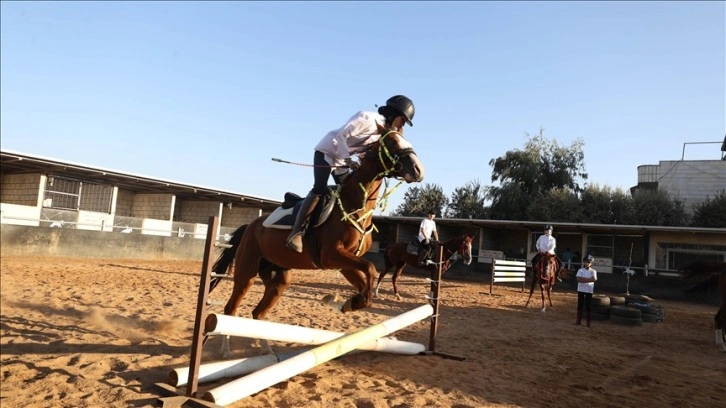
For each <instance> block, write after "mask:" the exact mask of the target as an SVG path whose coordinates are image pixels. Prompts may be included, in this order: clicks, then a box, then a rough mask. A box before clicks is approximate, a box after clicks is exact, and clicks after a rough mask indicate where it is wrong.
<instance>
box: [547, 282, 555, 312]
mask: <svg viewBox="0 0 726 408" xmlns="http://www.w3.org/2000/svg"><path fill="white" fill-rule="evenodd" d="M552 286H554V282H552V283H551V284H549V285H547V300H548V301H549V302H550V309H551V310H555V307H554V306H552Z"/></svg>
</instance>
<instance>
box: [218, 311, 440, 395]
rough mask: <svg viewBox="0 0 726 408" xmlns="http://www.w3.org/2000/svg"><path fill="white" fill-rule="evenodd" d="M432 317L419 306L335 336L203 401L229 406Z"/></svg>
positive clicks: (227, 386) (253, 374)
mask: <svg viewBox="0 0 726 408" xmlns="http://www.w3.org/2000/svg"><path fill="white" fill-rule="evenodd" d="M432 314H433V307H432V306H431V305H423V306H419V307H418V308H416V309H413V310H411V311H408V312H406V313H403V314H400V315H398V316H395V317H392V318H391V319H388V320H386V321H384V322H381V323H378V324H376V325H373V326H370V327H367V328H365V329H362V330H360V331H358V332H355V333H352V334H348V335H345V336H342V337H339V338H338V339H335V340H332V341H330V342H328V343H326V344H324V345H322V346H319V347H316V348H314V349H312V350H309V351H306V352H304V353H302V354H299V355H297V356H295V357H292V358H290V359H287V360H285V361H282V362H280V363H277V364H275V365H272V366H270V367H266V368H263V369H261V370H259V371H255V372H254V373H252V374H249V375H247V376H245V377H242V378H239V379H237V380H234V381H231V382H229V383H227V384H224V385H222V386H219V387H217V388H213V389H211V390H209V391H207V392H205V393H204V399H205V400H207V401H211V402H214V403H215V404H219V405H228V404H231V403H233V402H235V401H238V400H240V399H242V398H245V397H248V396H250V395H252V394H255V393H257V392H260V391H262V390H264V389H265V388H268V387H271V386H273V385H275V384H277V383H279V382H281V381H285V380H287V379H289V378H291V377H293V376H295V375H297V374H300V373H302V372H304V371H307V370H309V369H311V368H313V367H315V366H318V365H320V364H323V363H325V362H328V361H330V360H332V359H334V358H336V357H338V356H341V355H343V354H345V353H348V352H349V351H352V350H354V349H356V348H358V347H360V346H362V345H364V344H367V343H369V342H371V341H372V340H375V339H378V338H381V337H384V336H387V335H389V334H391V333H393V332H395V331H397V330H400V329H402V328H404V327H406V326H410V325H411V324H413V323H416V322H418V321H420V320H423V319H425V318H427V317H429V316H431V315H432Z"/></svg>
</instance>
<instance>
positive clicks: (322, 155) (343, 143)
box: [287, 95, 416, 252]
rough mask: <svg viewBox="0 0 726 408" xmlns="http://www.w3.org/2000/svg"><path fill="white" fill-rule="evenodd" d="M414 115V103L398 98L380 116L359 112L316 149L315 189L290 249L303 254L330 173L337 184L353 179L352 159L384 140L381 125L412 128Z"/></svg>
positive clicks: (297, 222)
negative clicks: (311, 217)
mask: <svg viewBox="0 0 726 408" xmlns="http://www.w3.org/2000/svg"><path fill="white" fill-rule="evenodd" d="M415 112H416V110H415V108H414V106H413V102H412V101H411V100H410V99H409V98H407V97H405V96H403V95H395V96H392V97H391V98H389V99H388V100H387V101H386V105H385V106H381V107H380V108H378V113H376V112H358V113H356V114H355V115H353V117H351V118H350V119H348V121H347V122H346V123H345V124H344V125H343V126H342V127H340V128H338V129H335V130H332V131H330V132H328V134H326V135H325V136H324V137H323V139H322V140H321V141H320V142H319V143H318V145H317V146H315V156H314V157H313V163H314V165H315V167H314V168H313V175H314V177H315V181H314V184H313V188H312V190H310V192H309V193H308V195H307V197H305V200H304V201H303V203H302V205H301V207H300V210H299V212H298V214H297V218H296V219H295V224H294V225H293V227H292V231H291V232H290V235H289V236H288V237H287V247H288V248H290V249H292V250H293V251H296V252H302V248H303V241H302V236H303V234H304V233H305V227H306V226H307V223H308V220H309V219H310V215H311V214H312V213H313V210H314V209H315V206H316V205H317V203H318V201H320V198H321V197H322V196H323V195H324V194H325V193H326V192H327V190H328V178H329V177H330V173H331V169H332V173H333V178H334V179H335V182H336V183H337V184H341V183H342V182H343V181H344V180H345V179H346V178H347V177H348V176H349V175H350V174H349V170H350V169H353V170H355V169H356V168H358V166H359V164H358V162H355V161H353V160H352V159H351V156H352V155H354V154H356V153H360V152H362V151H363V150H364V149H365V148H366V147H367V146H368V145H370V144H372V143H375V142H376V141H377V140H378V139H379V138H380V137H381V135H380V133H379V130H378V126H379V125H381V126H382V125H386V126H388V127H390V126H392V127H395V128H396V129H398V130H399V131H400V130H401V129H402V128H403V125H404V123H408V124H409V126H413V124H412V123H411V121H412V120H413V115H414V113H415Z"/></svg>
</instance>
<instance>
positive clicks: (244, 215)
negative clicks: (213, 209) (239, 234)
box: [204, 206, 263, 228]
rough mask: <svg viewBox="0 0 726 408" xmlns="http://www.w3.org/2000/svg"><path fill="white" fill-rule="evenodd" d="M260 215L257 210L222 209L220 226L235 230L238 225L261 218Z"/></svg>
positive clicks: (260, 212) (240, 208) (242, 208)
mask: <svg viewBox="0 0 726 408" xmlns="http://www.w3.org/2000/svg"><path fill="white" fill-rule="evenodd" d="M262 214H263V213H262V211H261V210H260V209H259V208H247V207H235V206H232V208H227V207H223V208H222V219H221V224H222V226H223V227H233V228H237V227H239V226H240V225H244V224H249V223H250V222H252V221H254V220H255V219H256V218H258V217H260V216H262ZM204 222H206V221H204Z"/></svg>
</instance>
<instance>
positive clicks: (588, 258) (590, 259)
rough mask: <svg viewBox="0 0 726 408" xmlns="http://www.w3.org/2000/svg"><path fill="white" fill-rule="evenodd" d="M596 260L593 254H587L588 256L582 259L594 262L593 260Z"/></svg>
mask: <svg viewBox="0 0 726 408" xmlns="http://www.w3.org/2000/svg"><path fill="white" fill-rule="evenodd" d="M594 260H595V258H593V256H592V255H587V256H586V257H584V258H583V259H582V262H592V261H594Z"/></svg>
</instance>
